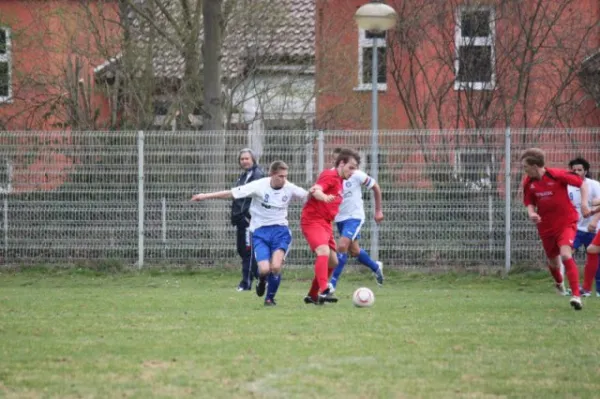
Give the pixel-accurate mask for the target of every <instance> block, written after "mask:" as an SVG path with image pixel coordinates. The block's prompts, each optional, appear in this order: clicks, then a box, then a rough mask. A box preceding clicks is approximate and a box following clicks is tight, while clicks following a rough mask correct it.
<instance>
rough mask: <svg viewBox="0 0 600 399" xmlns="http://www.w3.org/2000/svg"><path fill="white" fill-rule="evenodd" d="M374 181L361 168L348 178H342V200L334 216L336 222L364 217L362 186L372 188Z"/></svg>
mask: <svg viewBox="0 0 600 399" xmlns="http://www.w3.org/2000/svg"><path fill="white" fill-rule="evenodd" d="M375 183H376V181H375V179H373V178H372V177H371V176H369V175H367V174H366V173H365V172H363V171H362V170H357V171H355V172H354V173H353V174H352V176H350V178H349V179H348V180H344V182H343V185H344V194H343V195H344V200H343V201H342V204H341V205H340V211H339V213H338V214H337V216H336V217H335V221H336V222H343V221H344V220H348V219H360V220H364V219H365V208H364V203H363V198H362V186H365V187H366V188H367V189H371V188H373V186H374V185H375Z"/></svg>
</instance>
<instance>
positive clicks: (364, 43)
mask: <svg viewBox="0 0 600 399" xmlns="http://www.w3.org/2000/svg"><path fill="white" fill-rule="evenodd" d="M373 40H375V45H376V46H377V49H380V48H386V49H387V34H386V37H385V38H383V39H367V31H366V30H364V29H359V30H358V86H356V87H355V88H354V90H356V91H366V90H373V85H372V84H371V82H368V83H364V82H363V81H362V78H363V72H364V71H363V50H364V49H365V48H369V49H372V48H373ZM386 54H387V51H386ZM377 61H378V62H387V60H380V59H378V60H377ZM386 71H387V68H386ZM374 73H375V71H374ZM386 81H387V77H386ZM377 90H378V91H386V90H387V83H377Z"/></svg>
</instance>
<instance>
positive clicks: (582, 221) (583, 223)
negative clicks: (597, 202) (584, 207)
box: [568, 177, 600, 231]
mask: <svg viewBox="0 0 600 399" xmlns="http://www.w3.org/2000/svg"><path fill="white" fill-rule="evenodd" d="M585 183H586V184H587V187H588V207H589V208H590V209H591V207H592V200H593V199H596V198H600V182H598V181H596V180H593V179H588V178H587V177H586V178H585ZM568 190H569V198H570V199H571V202H572V203H573V206H574V207H575V209H577V213H579V222H578V223H577V230H581V231H588V226H589V224H590V222H591V221H592V217H591V216H590V217H587V218H584V217H583V216H582V215H581V191H580V188H579V187H575V186H568Z"/></svg>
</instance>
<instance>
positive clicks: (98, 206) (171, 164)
mask: <svg viewBox="0 0 600 399" xmlns="http://www.w3.org/2000/svg"><path fill="white" fill-rule="evenodd" d="M599 133H600V129H571V130H568V129H512V130H511V129H482V130H444V131H440V130H436V131H427V130H406V131H382V132H379V152H378V154H377V156H378V161H379V169H378V180H379V184H380V186H381V188H382V191H383V210H384V215H385V221H384V222H383V223H382V224H381V225H380V226H379V233H378V235H377V239H376V240H371V224H370V223H365V225H364V226H363V230H362V232H361V234H362V239H361V242H362V245H363V247H364V248H366V249H367V250H369V249H370V247H372V246H373V245H375V246H377V248H376V251H377V253H378V257H379V259H380V260H382V261H383V262H384V263H385V264H386V265H388V266H391V267H418V268H447V267H482V266H483V267H502V268H508V267H510V265H515V264H532V265H533V264H541V263H542V262H543V253H542V251H541V246H540V244H539V241H538V238H537V235H536V231H535V227H534V226H533V225H532V224H531V223H530V222H529V221H528V220H527V218H526V212H525V211H524V207H523V205H522V201H521V196H520V182H521V179H522V174H521V167H520V163H519V155H520V153H521V151H522V150H523V149H525V148H528V147H532V146H535V147H540V148H543V149H544V150H545V151H546V153H547V157H548V161H547V163H548V165H549V166H553V167H560V168H564V167H566V165H567V163H568V161H569V160H570V159H572V158H574V157H576V156H583V157H585V158H586V159H587V160H588V161H589V162H590V163H591V164H592V175H593V177H597V173H596V172H597V171H598V170H600V169H598V168H597V167H596V166H597V165H598V164H599V162H600V159H598V158H599V155H598V154H600V152H599V151H598V150H599V148H598V147H600V144H599V142H598V140H597V137H598V134H599ZM371 135H372V133H371V132H370V131H326V132H318V131H258V132H256V131H251V132H248V131H236V132H214V133H206V132H197V131H196V132H185V131H178V132H162V131H151V132H29V131H28V132H0V194H1V196H2V204H1V208H2V212H1V213H0V215H1V218H2V222H1V223H0V226H1V228H2V233H1V235H0V237H1V241H2V245H1V246H0V255H1V257H2V261H3V262H4V263H20V262H57V263H71V262H75V261H81V260H83V261H88V260H104V259H111V260H119V261H122V262H127V263H131V264H133V263H137V264H138V265H139V266H143V265H146V264H157V263H161V264H167V263H168V264H174V263H186V264H194V263H203V264H210V263H215V264H220V263H232V264H237V263H238V259H237V253H236V249H235V236H234V234H235V229H234V227H233V226H231V225H230V223H229V211H230V201H223V200H213V201H207V202H202V203H192V202H190V201H189V199H190V198H191V196H192V195H193V194H194V193H197V192H207V191H217V190H223V189H228V188H230V187H232V186H233V184H234V182H235V180H236V178H237V176H238V175H239V173H240V172H241V170H240V169H239V166H238V164H237V154H238V151H239V150H240V149H241V148H244V147H248V146H251V147H252V148H253V149H255V151H256V152H257V153H258V155H259V157H260V163H261V165H263V168H264V169H265V170H266V169H267V168H268V164H269V163H270V162H272V161H274V160H277V159H281V160H284V161H285V162H287V163H288V164H289V165H290V168H291V169H290V173H289V179H290V181H292V182H294V183H296V184H298V185H300V186H303V187H305V188H308V187H310V185H311V184H312V183H313V182H314V180H315V179H316V177H317V175H318V173H319V171H320V170H322V169H323V168H327V167H330V165H332V162H333V156H332V155H331V154H332V152H333V150H334V148H336V147H351V148H354V149H356V150H358V151H359V152H360V153H361V154H362V163H361V165H362V168H363V170H365V171H366V172H367V173H369V172H371V170H370V166H371V158H372V156H373V154H372V152H371V147H370V143H371V138H372V136H371ZM506 165H509V166H510V167H509V168H508V169H507V168H506ZM507 187H508V190H507ZM364 198H365V200H366V201H365V207H366V210H367V217H368V218H371V215H372V212H371V209H372V208H371V195H370V194H369V193H365V194H364ZM300 211H301V205H300V204H296V205H292V206H291V209H290V214H289V220H290V225H291V228H292V231H293V234H294V244H293V248H292V250H291V253H290V255H289V263H290V264H291V265H294V266H300V267H307V266H309V265H311V264H312V260H313V257H312V255H311V253H310V251H309V249H308V246H307V245H306V243H305V241H304V238H303V237H302V234H301V232H300V230H299V217H300ZM507 220H509V221H510V223H509V224H507V223H506V221H507ZM373 249H375V248H373Z"/></svg>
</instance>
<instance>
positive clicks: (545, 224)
mask: <svg viewBox="0 0 600 399" xmlns="http://www.w3.org/2000/svg"><path fill="white" fill-rule="evenodd" d="M582 184H583V179H581V177H579V176H577V175H576V174H575V173H573V172H569V171H566V170H562V169H554V168H552V169H550V168H546V173H545V174H544V175H543V176H542V178H541V179H540V180H536V179H532V178H530V177H529V176H525V178H524V179H523V203H524V204H525V206H528V205H534V206H535V207H536V208H537V213H538V215H540V217H541V218H542V221H541V222H540V223H538V224H537V228H538V231H539V233H540V235H543V234H555V233H560V232H561V231H562V230H563V229H564V228H565V227H566V226H569V225H570V224H573V223H577V221H578V220H579V214H578V213H577V210H576V209H575V207H574V206H573V203H572V202H571V200H570V199H569V192H568V189H567V186H575V187H581V185H582Z"/></svg>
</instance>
